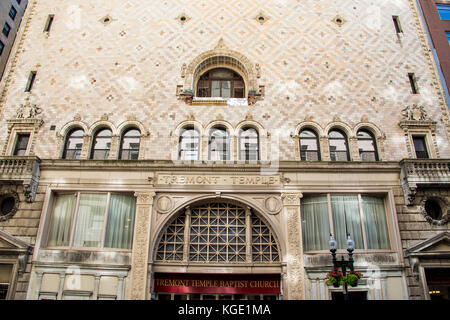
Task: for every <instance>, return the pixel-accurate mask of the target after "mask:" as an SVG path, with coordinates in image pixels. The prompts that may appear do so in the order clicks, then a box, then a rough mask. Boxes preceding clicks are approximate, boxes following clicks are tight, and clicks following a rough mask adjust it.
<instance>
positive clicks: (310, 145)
mask: <svg viewBox="0 0 450 320" xmlns="http://www.w3.org/2000/svg"><path fill="white" fill-rule="evenodd" d="M300 158H301V159H302V160H307V161H317V160H320V158H319V146H318V143H317V136H316V134H315V133H314V132H313V131H311V130H303V131H302V132H300Z"/></svg>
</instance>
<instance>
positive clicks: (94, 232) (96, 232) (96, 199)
mask: <svg viewBox="0 0 450 320" xmlns="http://www.w3.org/2000/svg"><path fill="white" fill-rule="evenodd" d="M106 199H107V194H88V193H82V194H80V200H79V205H78V216H77V222H76V227H75V236H74V240H73V246H75V247H97V248H98V247H100V245H101V241H102V231H103V222H104V217H105V209H106Z"/></svg>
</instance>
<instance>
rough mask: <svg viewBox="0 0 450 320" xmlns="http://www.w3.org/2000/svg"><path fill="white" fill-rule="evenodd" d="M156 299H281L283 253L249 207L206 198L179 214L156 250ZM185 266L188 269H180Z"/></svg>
mask: <svg viewBox="0 0 450 320" xmlns="http://www.w3.org/2000/svg"><path fill="white" fill-rule="evenodd" d="M153 253H154V255H153V261H154V262H153V266H154V270H155V272H154V276H153V285H152V293H153V295H152V296H153V297H155V298H156V299H186V300H191V299H192V300H193V299H224V300H227V299H228V300H231V299H233V300H234V299H239V300H240V299H253V300H260V299H277V298H278V297H279V295H280V294H281V281H280V280H281V276H280V272H281V258H280V257H281V254H280V247H279V245H278V241H277V239H276V236H275V234H274V233H273V232H272V230H271V228H270V227H269V226H268V225H267V224H266V223H265V221H264V220H263V219H262V218H261V217H260V216H259V215H258V214H257V213H256V212H254V210H252V209H251V208H250V207H247V206H243V205H241V204H239V203H236V202H234V201H230V200H225V199H217V200H216V199H214V200H204V201H202V202H200V203H197V204H195V205H192V206H190V207H187V208H186V209H185V210H182V211H181V212H178V213H177V214H175V216H174V218H173V219H172V220H171V221H170V222H169V223H168V224H166V226H165V227H164V228H163V229H162V230H161V232H160V235H159V237H158V241H157V243H156V246H155V247H154V251H153ZM180 270H184V271H185V272H180Z"/></svg>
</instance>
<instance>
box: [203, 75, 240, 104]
mask: <svg viewBox="0 0 450 320" xmlns="http://www.w3.org/2000/svg"><path fill="white" fill-rule="evenodd" d="M197 97H200V98H206V97H212V98H245V83H244V80H243V79H242V77H241V76H240V75H239V74H238V73H237V72H235V71H233V70H231V69H226V68H216V69H212V70H209V71H206V72H205V73H203V74H202V75H201V76H200V78H199V80H198V82H197Z"/></svg>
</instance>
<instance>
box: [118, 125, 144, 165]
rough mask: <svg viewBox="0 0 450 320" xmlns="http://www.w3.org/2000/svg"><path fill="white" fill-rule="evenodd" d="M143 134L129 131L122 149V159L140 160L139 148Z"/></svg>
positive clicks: (125, 135)
mask: <svg viewBox="0 0 450 320" xmlns="http://www.w3.org/2000/svg"><path fill="white" fill-rule="evenodd" d="M140 142H141V133H140V131H139V130H135V129H132V130H128V131H127V132H126V133H125V134H124V136H123V138H122V145H121V147H120V159H126V160H137V159H138V158H139V146H140Z"/></svg>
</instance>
